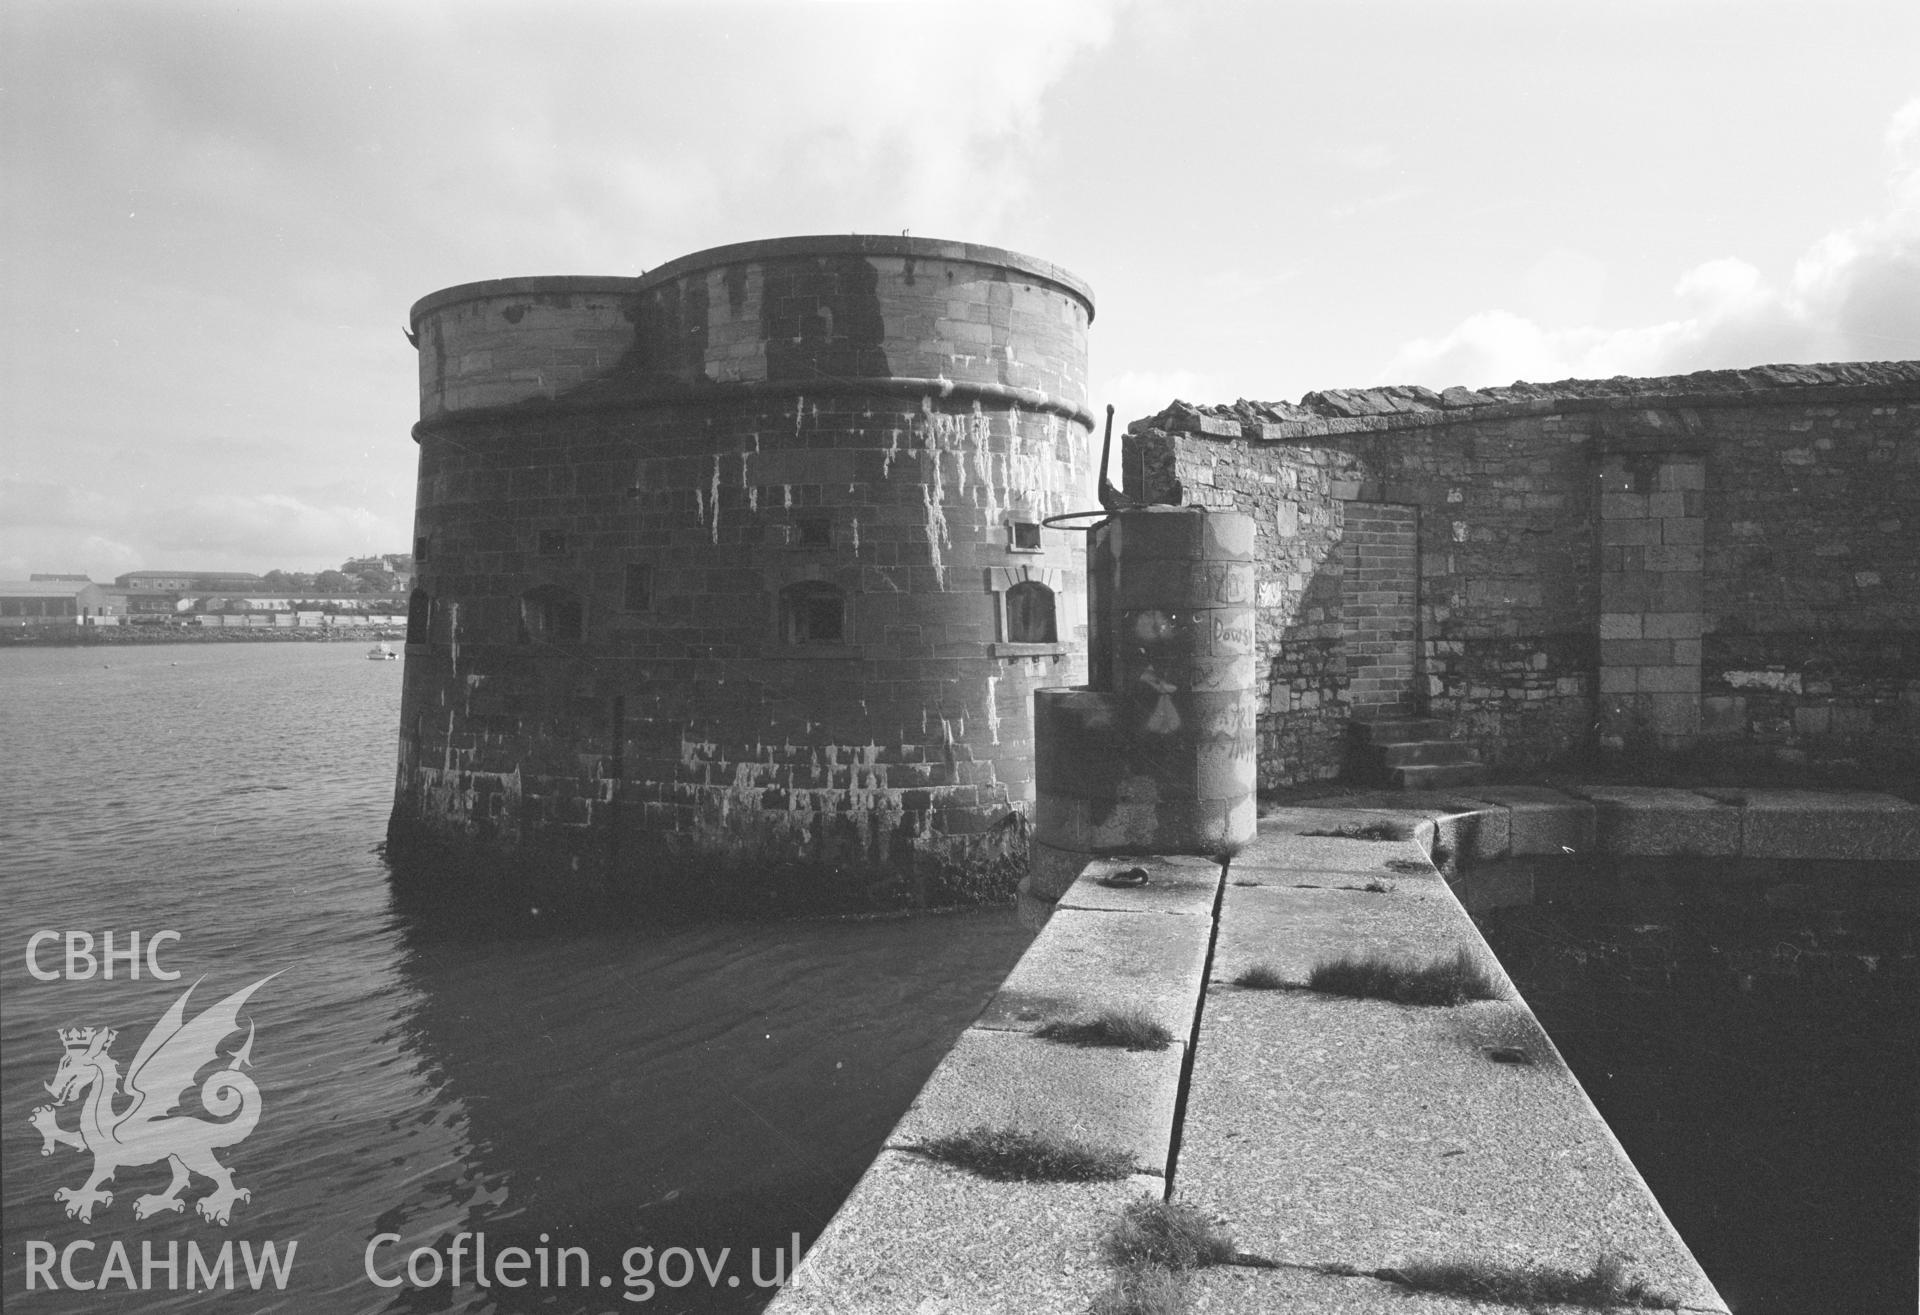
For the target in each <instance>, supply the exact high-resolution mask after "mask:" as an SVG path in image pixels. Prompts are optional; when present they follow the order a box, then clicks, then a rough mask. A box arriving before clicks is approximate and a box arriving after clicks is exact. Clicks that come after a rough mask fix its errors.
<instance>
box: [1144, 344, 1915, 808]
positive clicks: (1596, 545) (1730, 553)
mask: <svg viewBox="0 0 1920 1315" xmlns="http://www.w3.org/2000/svg"><path fill="white" fill-rule="evenodd" d="M1123 472H1124V485H1125V489H1126V492H1127V493H1128V494H1129V495H1130V496H1133V497H1135V498H1139V499H1141V500H1144V501H1154V502H1174V503H1195V504H1200V505H1207V506H1217V507H1232V508H1235V509H1237V510H1239V511H1242V512H1245V513H1247V514H1248V515H1251V516H1252V517H1253V518H1254V520H1255V522H1256V525H1257V528H1258V533H1259V536H1260V542H1259V546H1258V550H1257V557H1258V559H1259V561H1260V563H1261V570H1260V576H1259V580H1258V584H1257V589H1258V600H1257V601H1258V604H1259V606H1258V613H1257V620H1258V648H1259V656H1260V661H1261V667H1262V673H1263V679H1262V682H1261V689H1260V696H1261V704H1260V748H1261V778H1260V779H1261V785H1262V786H1263V787H1266V788H1270V787H1273V786H1277V785H1282V784H1287V783H1293V782H1300V781H1306V780H1314V779H1325V778H1329V777H1332V776H1335V775H1337V774H1338V773H1339V771H1340V769H1341V765H1342V761H1343V755H1344V752H1345V729H1346V724H1347V722H1348V720H1349V718H1350V716H1351V714H1352V711H1353V708H1354V707H1355V698H1354V682H1355V679H1356V672H1355V669H1354V663H1353V658H1354V656H1355V654H1356V652H1358V649H1357V648H1356V645H1357V644H1367V643H1372V642H1375V641H1376V639H1377V637H1373V636H1368V637H1364V638H1363V637H1361V636H1360V634H1359V631H1360V629H1361V627H1362V624H1363V620H1364V618H1362V617H1361V616H1360V615H1359V614H1358V610H1357V609H1359V608H1363V607H1364V606H1366V605H1365V604H1361V603H1358V602H1357V599H1358V598H1359V597H1360V596H1361V595H1362V594H1363V593H1364V590H1362V589H1360V588H1359V587H1358V586H1359V582H1358V581H1347V580H1345V579H1343V576H1344V575H1345V574H1346V572H1347V570H1348V560H1349V558H1350V556H1351V550H1350V549H1348V548H1345V547H1343V542H1344V540H1345V539H1346V538H1347V535H1348V526H1349V521H1350V518H1352V517H1354V516H1355V515H1356V513H1359V512H1362V509H1363V508H1364V514H1365V515H1366V516H1368V517H1369V518H1371V517H1376V516H1378V515H1379V514H1380V512H1381V508H1380V507H1379V506H1378V505H1377V504H1386V505H1387V506H1389V507H1394V508H1402V509H1407V510H1408V511H1411V513H1412V514H1413V516H1414V518H1415V521H1416V524H1417V533H1416V538H1417V557H1418V575H1419V579H1418V592H1419V602H1418V609H1417V630H1418V645H1417V661H1416V670H1415V672H1414V673H1413V676H1412V679H1411V680H1410V681H1409V683H1408V693H1409V696H1410V697H1411V698H1412V699H1413V700H1414V701H1415V702H1416V703H1417V704H1419V705H1421V707H1422V709H1423V710H1424V711H1425V712H1426V713H1427V714H1428V715H1431V716H1434V717H1441V718H1446V719H1449V720H1450V721H1451V722H1452V724H1453V728H1454V734H1455V735H1457V736H1459V737H1461V738H1464V739H1466V740H1469V741H1471V742H1472V743H1473V745H1474V746H1475V748H1476V749H1478V750H1479V752H1480V754H1481V756H1482V758H1483V759H1485V760H1486V761H1489V762H1493V763H1496V764H1501V763H1504V764H1506V765H1507V766H1509V767H1514V766H1524V765H1527V764H1532V763H1537V762H1540V761H1543V760H1545V759H1547V758H1550V757H1553V756H1555V755H1557V754H1560V753H1563V752H1566V751H1568V750H1573V749H1579V748H1584V747H1590V746H1593V745H1596V744H1601V745H1611V746H1615V747H1657V748H1667V749H1679V748H1686V747H1688V746H1692V745H1699V744H1701V743H1705V744H1708V745H1710V746H1716V747H1718V748H1720V749H1723V750H1726V751H1729V752H1736V753H1751V754H1759V755H1764V756H1768V757H1772V758H1776V759H1777V758H1785V759H1787V760H1789V761H1805V760H1809V759H1811V760H1814V761H1825V760H1835V759H1852V760H1856V761H1857V760H1860V759H1861V758H1862V757H1863V756H1864V757H1866V758H1870V759H1872V760H1873V761H1876V762H1880V761H1888V760H1893V761H1911V760H1912V759H1913V758H1915V757H1916V756H1920V667H1917V666H1916V665H1915V662H1914V656H1915V652H1916V648H1920V553H1916V552H1915V550H1914V548H1913V543H1914V542H1915V535H1916V532H1920V362H1915V361H1893V362H1873V363H1856V364H1833V365H1773V366H1762V367H1757V368H1754V369H1748V370H1735V371H1709V372H1703V373H1699V374H1692V375H1685V376H1676V377H1667V378H1658V379H1609V380H1565V381H1562V382H1559V383H1553V384H1525V383H1521V384H1514V385H1512V386H1510V387H1506V388H1486V389H1480V390H1468V389H1461V388H1451V389H1447V390H1445V391H1443V392H1434V391H1432V390H1430V389H1424V388H1417V387H1412V388H1399V387H1396V388H1377V389H1365V390H1348V389H1336V390H1327V391H1323V392H1315V393H1309V394H1307V396H1306V397H1304V398H1303V399H1302V400H1301V401H1300V402H1299V403H1284V402H1279V403H1270V402H1250V401H1246V400H1242V401H1239V402H1235V403H1233V404H1231V405H1221V406H1194V405H1189V404H1187V403H1184V402H1175V403H1173V404H1172V405H1170V406H1169V407H1167V408H1166V409H1165V410H1163V411H1162V412H1160V413H1159V414H1158V415H1156V416H1153V417H1150V418H1148V419H1145V420H1140V421H1136V422H1134V423H1133V424H1132V425H1130V426H1129V427H1128V436H1127V442H1126V448H1125V451H1124V454H1123ZM1398 514H1406V513H1405V512H1401V513H1398ZM1376 693H1377V692H1375V691H1368V692H1367V697H1368V698H1372V697H1375V695H1376Z"/></svg>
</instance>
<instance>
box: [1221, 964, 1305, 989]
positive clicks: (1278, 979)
mask: <svg viewBox="0 0 1920 1315" xmlns="http://www.w3.org/2000/svg"><path fill="white" fill-rule="evenodd" d="M1233 984H1234V985H1235V986H1244V987H1246V988H1247V989H1248V990H1250V991H1281V990H1285V989H1286V988H1287V987H1289V986H1292V985H1294V983H1292V982H1289V981H1288V980H1287V979H1286V978H1284V977H1282V976H1281V975H1280V970H1279V969H1278V968H1275V967H1274V966H1273V965H1272V964H1266V963H1256V964H1255V965H1253V967H1251V968H1248V969H1245V970H1243V971H1242V972H1241V973H1240V975H1239V976H1238V977H1235V978H1234V979H1233Z"/></svg>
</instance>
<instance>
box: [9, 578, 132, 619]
mask: <svg viewBox="0 0 1920 1315" xmlns="http://www.w3.org/2000/svg"><path fill="white" fill-rule="evenodd" d="M124 615H125V612H124V609H123V608H122V607H121V606H120V605H119V603H118V600H117V599H116V598H115V597H114V595H113V594H112V593H110V592H109V591H108V590H107V589H106V587H105V586H103V585H97V584H94V583H93V582H92V581H91V580H88V579H86V578H85V577H84V576H83V577H81V578H80V579H79V580H39V579H36V580H11V581H0V629H7V630H19V629H26V628H29V627H34V626H82V625H110V626H111V625H119V624H120V620H121V618H122V616H124Z"/></svg>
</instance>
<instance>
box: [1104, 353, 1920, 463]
mask: <svg viewBox="0 0 1920 1315" xmlns="http://www.w3.org/2000/svg"><path fill="white" fill-rule="evenodd" d="M1837 395H1844V396H1845V397H1846V398H1847V399H1849V400H1854V401H1920V361H1848V362H1830V363H1826V364H1819V365H1759V366H1754V367H1752V368H1750V369H1744V370H1702V371H1698V372H1696V373H1693V374H1685V375H1664V376H1658V377H1653V378H1628V377H1625V376H1619V377H1615V378H1612V379H1562V380H1559V381H1557V382H1554V383H1547V384H1534V383H1526V382H1520V383H1515V384H1511V385H1508V386H1506V387H1501V388H1482V389H1479V390H1477V391H1474V392H1469V391H1468V390H1466V389H1452V388H1450V389H1447V390H1446V391H1444V392H1442V393H1439V394H1433V393H1431V392H1430V391H1429V390H1427V389H1423V388H1411V387H1405V386H1395V387H1388V388H1369V389H1324V390H1321V391H1319V392H1311V393H1308V394H1306V395H1305V396H1304V397H1302V398H1301V399H1300V401H1299V402H1298V403H1293V402H1251V401H1248V400H1246V399H1244V398H1242V399H1241V400H1239V401H1237V402H1234V403H1232V404H1231V405H1210V406H1197V405H1195V404H1193V403H1190V402H1182V401H1176V402H1174V403H1172V404H1171V405H1169V406H1168V407H1166V408H1165V409H1164V410H1162V411H1161V412H1160V413H1159V414H1157V415H1154V416H1149V417H1147V418H1145V419H1142V420H1136V421H1134V422H1132V423H1131V424H1129V425H1128V426H1127V432H1129V433H1140V432H1144V431H1146V430H1148V429H1163V430H1169V431H1173V432H1185V433H1194V434H1204V435H1208V436H1211V437H1216V438H1248V439H1254V438H1258V439H1264V440H1268V441H1279V440H1292V439H1302V438H1323V437H1328V436H1330V435H1334V434H1349V433H1363V432H1370V431H1379V430H1390V429H1417V428H1425V427H1428V426H1432V425H1450V424H1456V423H1459V422H1461V421H1469V422H1473V421H1481V420H1501V419H1509V418H1513V417H1519V416H1530V415H1554V414H1561V413H1571V412H1591V411H1602V412H1627V411H1636V410H1638V411H1644V410H1648V409H1649V408H1655V407H1657V408H1660V409H1676V408H1678V409H1688V408H1695V407H1715V406H1755V405H1763V406H1764V405H1782V406H1792V405H1806V404H1809V403H1819V402H1824V401H1828V400H1832V399H1834V398H1835V397H1836V396H1837ZM1689 427H1690V426H1683V427H1682V428H1683V429H1684V428H1689ZM1643 436H1645V431H1637V432H1636V431H1634V430H1633V429H1632V428H1631V427H1629V428H1628V429H1627V430H1626V431H1625V432H1621V433H1620V434H1619V437H1618V441H1619V442H1621V443H1623V444H1626V445H1628V446H1629V447H1632V446H1635V445H1637V444H1638V443H1639V441H1640V439H1641V438H1642V437H1643ZM1688 441H1690V440H1689V439H1688V438H1687V436H1686V435H1685V434H1684V433H1683V432H1682V433H1674V434H1671V435H1668V434H1663V435H1662V436H1661V437H1660V438H1659V439H1658V440H1657V441H1656V442H1655V443H1654V446H1656V447H1664V446H1667V445H1671V444H1673V443H1676V442H1681V443H1685V442H1688Z"/></svg>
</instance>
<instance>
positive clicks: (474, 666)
mask: <svg viewBox="0 0 1920 1315" xmlns="http://www.w3.org/2000/svg"><path fill="white" fill-rule="evenodd" d="M1092 318H1093V301H1092V296H1091V293H1090V292H1089V290H1088V288H1087V287H1086V285H1085V284H1083V283H1082V282H1081V281H1080V280H1078V279H1076V278H1075V277H1073V276H1072V275H1070V274H1068V273H1066V272H1065V271H1063V270H1061V269H1058V268H1056V267H1055V266H1053V265H1050V264H1047V263H1045V262H1044V261H1039V260H1034V259H1031V258H1029V257H1026V256H1022V255H1018V254H1015V253H1013V252H1009V251H1001V250H997V249H994V248H990V247H979V246H972V245H969V244H965V243H958V242H941V241H933V240H928V239H922V238H907V237H898V238H894V237H799V238H784V239H779V240H774V241H767V242H755V243H746V244H741V245H737V246H728V247H719V248H715V249H713V250H710V251H703V252H700V253H697V254H695V255H691V256H687V257H684V258H682V259H680V260H676V261H674V262H673V263H671V264H669V265H667V266H664V267H662V268H660V269H657V270H654V271H652V272H650V273H648V274H646V275H644V276H643V277H640V278H637V279H636V278H593V277H554V278H522V279H503V280H498V281H494V282H488V283H475V284H467V285H463V286H460V287H455V288H448V289H446V290H445V291H442V292H437V293H434V294H433V295H431V296H429V297H427V298H425V299H424V300H422V301H421V302H419V303H418V304H417V305H416V306H414V308H413V312H412V325H413V336H414V339H415V343H416V346H417V348H418V350H419V356H420V411H421V419H420V423H419V424H418V425H417V426H416V427H415V429H414V437H415V439H416V441H417V442H418V444H419V447H420V482H419V495H418V504H417V510H416V521H415V531H414V533H415V558H416V562H417V566H418V571H419V588H418V589H417V590H416V591H415V593H414V595H413V599H412V607H411V612H410V616H409V623H408V634H407V650H406V663H407V665H406V677H405V680H406V688H405V697H404V702H403V708H402V716H401V722H402V724H401V728H400V755H399V773H398V783H397V788H396V794H395V803H394V814H393V822H392V827H391V839H392V844H393V849H394V851H395V853H396V854H398V855H402V856H404V855H405V854H407V853H408V852H409V851H413V852H417V851H420V850H423V849H424V850H433V849H445V848H447V847H452V848H454V849H456V850H461V851H464V852H465V853H466V855H467V856H468V857H474V856H479V857H484V858H489V859H493V858H497V859H501V860H505V862H504V864H503V865H502V867H503V869H504V870H507V871H514V872H521V873H526V874H529V875H536V874H537V876H536V879H538V880H541V881H551V880H555V879H558V878H559V877H560V876H561V874H565V873H581V874H585V875H586V876H587V877H589V878H590V879H593V880H604V881H605V882H607V883H608V884H609V885H610V886H612V887H613V888H615V889H618V890H625V891H632V892H635V893H639V894H642V895H643V896H644V895H648V894H652V895H658V896H661V897H663V898H674V897H680V898H686V899H692V900H700V899H703V898H706V897H707V895H708V894H709V893H717V892H718V891H719V890H720V889H723V888H724V889H733V890H739V889H747V888H751V889H755V890H758V891H760V892H762V893H763V894H770V895H771V896H773V897H774V898H791V899H793V900H795V901H797V902H812V901H815V900H835V899H845V898H848V897H858V896H863V895H864V896H866V897H867V898H869V899H871V898H873V897H875V896H879V897H880V898H883V899H884V898H891V897H906V896H913V897H920V896H931V897H936V898H938V897H942V896H945V897H954V896H962V897H964V896H965V895H967V894H969V893H974V892H979V893H985V892H987V891H989V890H994V889H998V888H999V887H1001V886H1003V885H1005V884H1007V883H1008V882H1009V881H1010V879H1011V878H1012V877H1013V876H1015V875H1017V871H1018V869H1019V867H1020V865H1021V863H1022V861H1023V860H1024V857H1025V846H1026V825H1025V820H1026V813H1027V811H1028V809H1029V806H1030V802H1031V800H1032V798H1033V781H1032V770H1033V769H1032V761H1033V751H1032V719H1033V692H1034V691H1035V690H1036V689H1040V688H1047V687H1055V686H1066V685H1075V684H1080V683H1082V682H1083V681H1084V680H1085V676H1086V668H1085V660H1084V657H1083V654H1084V652H1085V643H1084V637H1085V636H1084V630H1085V621H1084V617H1085V593H1086V585H1085V563H1084V553H1083V547H1082V543H1081V536H1080V535H1079V534H1077V533H1071V532H1060V531H1053V530H1043V529H1042V528H1041V524H1040V522H1041V521H1042V520H1043V519H1044V518H1046V517H1048V516H1051V515H1054V514H1057V513H1060V512H1064V511H1070V510H1075V509H1078V508H1081V507H1084V506H1086V505H1088V501H1089V498H1090V496H1091V490H1092V485H1093V479H1094V470H1093V467H1094V464H1095V461H1096V459H1097V458H1096V456H1095V450H1094V446H1093V440H1092V417H1091V415H1090V414H1089V412H1088V410H1087V406H1086V334H1087V327H1088V325H1089V323H1090V322H1091V320H1092Z"/></svg>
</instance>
